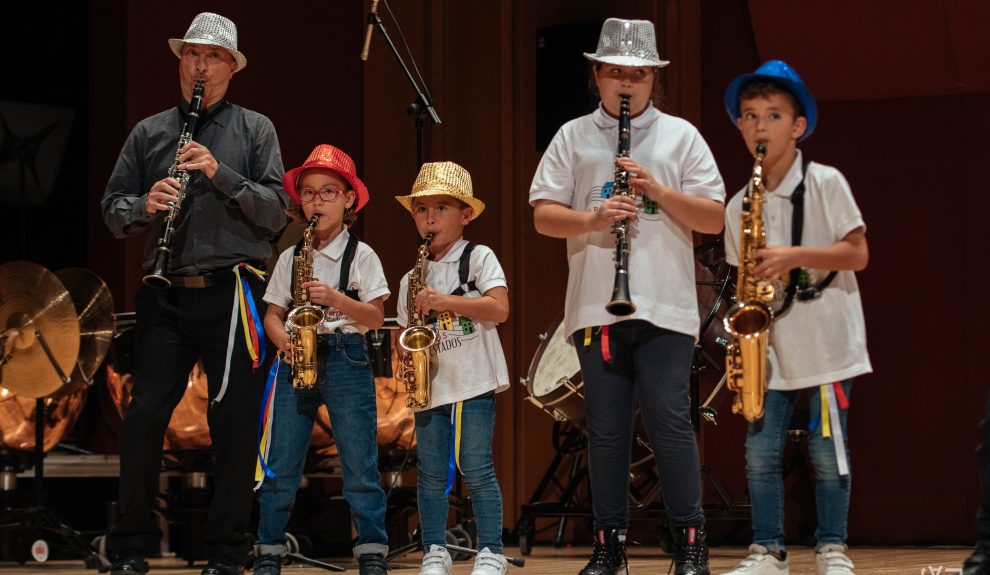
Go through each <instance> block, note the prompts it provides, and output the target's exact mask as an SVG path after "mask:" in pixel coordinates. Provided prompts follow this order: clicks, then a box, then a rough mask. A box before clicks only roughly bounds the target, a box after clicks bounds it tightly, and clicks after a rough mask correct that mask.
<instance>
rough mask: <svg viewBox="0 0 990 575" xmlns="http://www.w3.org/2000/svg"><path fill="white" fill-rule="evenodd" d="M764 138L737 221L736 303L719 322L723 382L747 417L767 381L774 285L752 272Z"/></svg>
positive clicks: (756, 411) (757, 413)
mask: <svg viewBox="0 0 990 575" xmlns="http://www.w3.org/2000/svg"><path fill="white" fill-rule="evenodd" d="M766 153H767V147H766V144H765V143H763V142H759V143H758V144H757V146H756V161H755V162H754V163H753V174H752V176H751V177H750V179H749V183H748V184H747V185H746V192H745V196H743V202H742V214H741V224H740V226H739V231H740V238H739V275H738V280H737V282H736V304H735V305H733V306H732V307H731V308H730V309H729V311H728V312H727V313H726V315H725V319H724V320H723V323H724V324H725V330H726V331H727V332H728V333H729V336H730V337H731V340H732V341H731V342H730V343H729V347H728V349H727V350H726V354H725V377H726V385H727V386H728V388H729V389H730V390H732V391H734V392H736V396H735V399H734V400H733V402H732V413H741V414H742V415H743V417H745V418H746V420H747V421H755V420H757V419H760V418H761V417H763V398H764V395H765V394H766V387H767V343H768V340H769V338H770V323H771V322H772V321H773V310H772V309H770V302H771V301H772V300H773V293H774V288H773V284H771V283H770V281H769V280H766V279H760V278H757V277H756V276H755V275H753V268H754V267H755V266H756V252H757V250H760V249H762V248H764V247H766V245H767V236H766V229H765V227H764V225H763V195H764V193H765V192H766V190H765V188H764V186H763V157H764V156H765V155H766Z"/></svg>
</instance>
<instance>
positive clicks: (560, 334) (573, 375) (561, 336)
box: [526, 317, 583, 399]
mask: <svg viewBox="0 0 990 575" xmlns="http://www.w3.org/2000/svg"><path fill="white" fill-rule="evenodd" d="M563 320H564V318H563V317H559V318H557V320H556V321H554V322H553V325H551V326H550V329H549V330H547V332H546V337H545V338H544V339H543V342H542V343H540V347H539V348H538V349H537V350H536V355H535V356H533V361H532V363H530V365H529V377H527V378H526V389H527V391H529V395H531V396H532V397H534V398H536V399H539V398H541V397H545V396H547V395H549V394H551V393H553V392H554V391H556V390H557V388H559V387H560V386H561V385H564V384H565V383H567V382H570V383H571V384H573V385H574V386H575V387H578V386H580V384H581V383H582V382H583V380H582V378H581V363H580V362H579V361H578V356H577V351H576V350H575V349H574V346H573V345H571V344H570V343H568V341H567V334H565V333H564V321H563Z"/></svg>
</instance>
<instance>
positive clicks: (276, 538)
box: [258, 333, 388, 557]
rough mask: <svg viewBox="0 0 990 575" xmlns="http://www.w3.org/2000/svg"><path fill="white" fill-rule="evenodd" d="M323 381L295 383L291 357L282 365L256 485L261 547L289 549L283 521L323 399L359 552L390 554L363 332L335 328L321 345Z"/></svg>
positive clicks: (271, 551) (265, 550)
mask: <svg viewBox="0 0 990 575" xmlns="http://www.w3.org/2000/svg"><path fill="white" fill-rule="evenodd" d="M318 350H319V351H318V355H319V369H320V374H321V375H322V378H321V381H320V382H319V383H318V384H317V385H316V386H315V387H313V388H312V389H296V388H294V387H292V378H291V376H290V373H291V372H292V369H291V366H290V365H289V364H282V365H281V366H280V367H279V372H278V379H277V383H276V385H275V405H274V406H273V409H274V410H275V415H274V417H273V420H272V429H271V436H272V444H271V451H270V454H269V458H268V466H269V468H270V469H271V470H272V471H273V472H274V473H275V477H266V478H265V481H264V483H262V485H261V489H260V490H259V492H258V500H259V503H260V504H261V511H260V514H259V521H258V544H259V545H260V550H259V552H260V553H261V554H273V555H284V554H285V551H286V549H285V542H286V539H287V538H286V534H285V526H286V525H287V524H288V522H289V517H290V515H291V514H292V509H293V507H294V505H295V501H296V491H298V490H299V483H300V481H301V478H302V474H303V471H304V467H305V463H306V451H307V449H308V448H309V440H310V437H311V436H312V434H313V423H314V422H315V421H316V416H317V410H318V409H319V407H320V404H324V405H326V406H327V412H328V414H329V415H330V424H331V425H332V426H333V435H334V438H335V439H336V440H337V449H338V450H339V452H340V465H341V467H342V469H343V475H344V499H345V500H347V504H348V505H350V507H351V519H352V520H353V522H354V526H355V527H356V528H357V539H356V540H355V541H354V556H355V557H360V556H361V555H363V554H365V553H381V554H382V556H385V555H387V554H388V535H387V534H386V533H385V509H386V502H385V492H384V491H382V488H381V476H380V475H379V473H378V437H377V432H378V411H377V406H376V404H375V375H374V374H373V373H372V371H371V362H370V361H368V349H367V344H366V343H365V339H364V336H363V335H361V334H359V333H341V334H336V333H335V334H330V335H328V336H326V341H325V342H321V343H320V345H319V347H318Z"/></svg>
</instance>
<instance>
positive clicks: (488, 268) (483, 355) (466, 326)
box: [396, 238, 509, 410]
mask: <svg viewBox="0 0 990 575" xmlns="http://www.w3.org/2000/svg"><path fill="white" fill-rule="evenodd" d="M467 245H468V241H467V240H465V239H464V238H461V239H460V240H458V241H457V243H456V244H454V246H453V247H451V248H450V250H449V251H448V252H447V254H446V255H444V257H443V259H442V260H440V261H437V262H434V261H429V260H428V261H427V263H426V270H427V271H426V285H428V286H430V287H431V288H433V289H434V290H436V291H438V292H441V293H447V294H449V293H452V292H453V291H454V290H456V289H457V287H458V286H459V285H460V275H459V273H458V271H459V265H458V264H459V262H460V257H461V252H463V251H464V248H465V246H467ZM470 264H471V265H470V267H469V272H468V281H473V282H474V283H475V286H476V287H477V288H478V289H477V291H471V292H467V293H465V294H464V297H469V298H478V297H481V296H482V295H483V294H484V293H485V292H487V291H488V290H490V289H493V288H497V287H508V284H506V282H505V273H504V272H503V271H502V266H501V265H500V264H499V263H498V258H496V257H495V252H493V251H492V250H491V248H488V247H486V246H482V245H475V247H474V250H473V251H472V252H471V260H470ZM411 271H412V270H410V272H407V273H406V275H404V276H402V281H401V282H400V283H399V301H398V302H396V308H397V310H396V315H397V316H398V323H399V325H401V326H402V327H406V325H407V324H408V319H409V310H408V308H407V300H408V295H407V294H408V292H409V273H411ZM496 325H497V324H496V323H495V322H493V321H480V320H475V319H471V318H469V317H466V316H462V315H458V314H456V313H454V312H449V311H448V312H444V313H441V314H438V317H437V320H436V323H434V324H433V327H435V328H436V330H437V333H439V338H438V339H437V343H436V344H434V345H433V348H432V349H431V353H430V363H431V367H430V369H431V371H432V372H433V373H434V374H435V375H434V376H433V378H432V380H431V388H430V404H429V405H428V406H427V407H425V408H423V409H430V408H433V407H437V406H440V405H447V404H449V403H455V402H458V401H462V400H465V399H471V398H472V397H477V396H479V395H482V394H484V393H487V392H489V391H492V390H494V391H495V392H496V393H499V392H502V391H505V390H506V389H508V387H509V369H508V367H507V366H506V363H505V355H504V354H503V353H502V342H501V341H500V340H499V338H498V330H496V329H495V328H496ZM434 365H435V367H434ZM414 410H416V409H415V408H414Z"/></svg>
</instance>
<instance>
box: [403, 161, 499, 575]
mask: <svg viewBox="0 0 990 575" xmlns="http://www.w3.org/2000/svg"><path fill="white" fill-rule="evenodd" d="M396 199H397V200H398V201H399V203H401V204H402V205H403V206H404V207H405V208H406V209H407V210H409V212H410V213H411V214H412V216H413V220H414V221H415V222H416V230H417V231H418V232H419V235H420V237H423V238H425V237H426V236H427V234H432V240H431V241H430V242H429V258H428V260H427V262H426V266H425V268H424V270H423V272H424V273H423V276H424V278H425V279H424V280H423V281H424V282H425V287H424V288H422V289H419V290H418V291H417V292H416V293H410V290H409V280H410V273H411V272H410V273H407V274H406V275H405V276H404V277H403V278H402V282H401V283H400V285H399V301H398V304H397V307H398V313H397V315H398V322H399V324H400V325H402V326H403V327H406V326H407V325H408V323H409V315H410V312H411V311H415V312H418V313H419V317H420V318H425V321H424V322H423V323H424V324H426V325H428V326H431V327H433V328H434V329H435V330H436V334H437V337H436V342H435V343H434V344H433V345H432V346H431V347H430V348H429V355H430V363H431V364H433V366H434V367H433V369H432V372H433V375H432V377H431V378H429V379H430V382H429V385H430V395H431V397H430V398H429V400H428V401H427V402H426V405H425V406H415V407H413V410H414V411H415V418H416V438H417V441H418V445H419V447H418V449H417V464H416V466H417V469H418V471H419V485H418V504H419V517H420V529H421V532H422V542H423V551H424V553H423V565H422V568H421V570H420V575H450V573H451V559H450V554H448V553H447V549H446V536H445V530H446V526H447V511H448V506H447V496H448V494H449V493H450V488H451V485H452V484H453V480H454V471H453V467H451V466H450V462H451V460H453V461H454V462H455V463H456V465H457V467H458V468H459V469H460V471H461V474H462V476H463V477H464V482H465V483H466V484H467V486H468V488H469V489H470V490H471V503H472V507H473V509H474V515H475V521H476V524H477V527H478V549H480V550H481V551H480V552H479V553H478V556H477V557H476V558H475V563H474V569H473V570H472V572H471V574H472V575H504V574H505V571H506V567H507V565H506V560H505V558H504V557H503V556H502V493H501V490H500V489H499V485H498V479H497V478H496V477H495V468H494V465H493V462H492V434H493V429H494V425H495V394H496V393H498V392H501V391H505V390H506V389H508V387H509V375H508V368H507V367H506V363H505V356H504V355H503V353H502V344H501V342H500V341H499V338H498V332H497V331H496V329H495V327H496V324H498V323H499V322H503V321H505V320H506V318H508V317H509V295H508V289H507V284H506V281H505V274H504V273H503V271H502V266H501V265H499V262H498V258H496V257H495V253H494V252H492V250H491V249H490V248H488V247H486V246H482V245H476V244H473V243H471V242H468V241H467V240H465V239H464V237H463V236H464V226H466V225H467V224H468V222H470V221H471V220H473V219H474V218H476V217H478V216H479V215H481V212H482V211H484V209H485V204H484V202H482V201H481V200H479V199H478V198H476V197H474V193H473V190H472V187H471V175H470V174H469V173H468V171H467V170H465V169H464V168H463V167H461V166H459V165H457V164H455V163H453V162H436V163H427V164H424V165H423V167H422V169H421V170H420V172H419V175H418V176H417V178H416V182H415V183H414V184H413V188H412V193H411V194H409V195H408V196H398V197H396ZM410 308H413V309H412V310H411V309H410ZM451 444H453V445H454V446H455V449H454V450H451ZM448 469H450V472H449V473H448Z"/></svg>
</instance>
